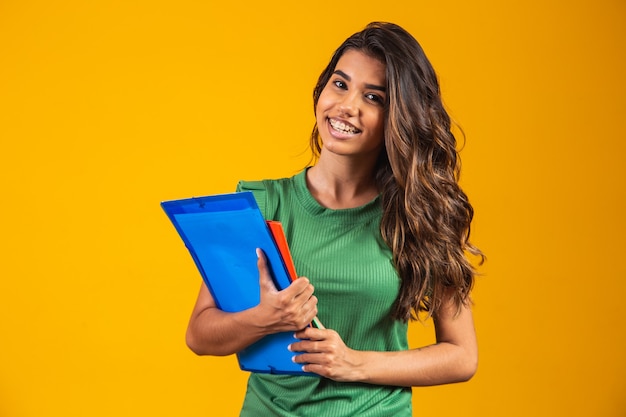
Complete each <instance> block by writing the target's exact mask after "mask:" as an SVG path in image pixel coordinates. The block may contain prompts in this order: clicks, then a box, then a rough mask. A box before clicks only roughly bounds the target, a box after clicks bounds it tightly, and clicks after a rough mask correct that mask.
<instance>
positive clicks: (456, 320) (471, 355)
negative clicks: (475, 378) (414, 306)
mask: <svg viewBox="0 0 626 417" xmlns="http://www.w3.org/2000/svg"><path fill="white" fill-rule="evenodd" d="M433 322H434V325H435V335H436V338H437V343H448V344H451V345H454V346H457V347H458V348H460V349H461V350H462V355H460V358H462V365H463V366H464V367H465V366H466V367H467V370H468V373H469V374H472V375H473V373H474V372H475V371H476V367H477V365H478V343H477V340H476V330H475V327H474V318H473V315H472V309H471V305H469V304H465V305H463V306H462V307H461V309H460V311H458V314H457V309H456V306H454V303H452V302H451V301H449V302H447V303H446V304H445V305H444V306H443V307H442V309H441V311H439V312H437V314H435V315H433Z"/></svg>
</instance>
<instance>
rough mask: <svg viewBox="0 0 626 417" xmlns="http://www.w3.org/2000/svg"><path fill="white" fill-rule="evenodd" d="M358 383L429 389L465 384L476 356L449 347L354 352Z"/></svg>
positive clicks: (442, 344) (470, 374)
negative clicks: (356, 359) (437, 386)
mask: <svg viewBox="0 0 626 417" xmlns="http://www.w3.org/2000/svg"><path fill="white" fill-rule="evenodd" d="M356 357H357V358H359V359H358V364H357V367H356V369H357V370H358V374H359V375H360V376H358V377H357V379H359V380H360V381H361V382H366V383H370V384H379V385H398V386H429V385H441V384H449V383H454V382H463V381H467V380H469V379H470V378H471V377H472V376H473V375H474V373H475V372H476V368H477V365H478V355H477V353H476V352H475V351H473V349H467V348H464V347H462V346H457V345H454V344H452V343H445V342H442V343H438V344H435V345H431V346H427V347H424V348H420V349H413V350H405V351H398V352H358V353H357V355H356Z"/></svg>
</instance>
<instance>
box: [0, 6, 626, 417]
mask: <svg viewBox="0 0 626 417" xmlns="http://www.w3.org/2000/svg"><path fill="white" fill-rule="evenodd" d="M372 20H386V21H393V22H396V23H399V24H401V25H402V26H404V27H405V28H407V29H408V30H409V31H410V32H412V33H413V34H414V35H415V36H416V37H417V38H418V40H419V41H420V42H421V43H422V45H423V47H424V49H425V50H426V52H427V54H428V55H429V57H430V59H431V61H432V62H433V64H434V66H435V68H436V69H437V71H438V73H439V76H440V79H441V83H442V91H443V95H444V100H445V102H446V104H447V107H448V108H449V110H450V113H451V115H452V116H453V117H454V118H455V120H457V121H458V122H459V123H460V124H461V126H462V127H463V129H464V131H465V133H466V136H467V142H466V144H465V147H464V149H463V151H462V153H461V155H462V159H463V169H464V170H463V173H462V184H463V186H464V187H465V189H466V191H467V193H468V194H469V195H470V198H471V201H472V202H473V204H474V206H475V209H476V217H475V223H474V227H473V238H474V239H473V240H474V242H475V243H476V244H477V245H479V246H480V247H481V248H482V249H483V250H484V251H485V252H486V253H487V255H488V258H489V260H488V262H487V264H486V265H485V266H484V267H482V268H481V272H482V273H483V276H481V277H480V278H479V279H478V282H477V285H476V289H475V293H474V294H475V296H474V298H475V316H476V326H477V331H478V335H479V343H480V366H479V371H478V374H477V375H476V376H475V377H474V379H472V380H471V381H470V382H468V383H465V384H458V385H452V386H444V387H431V388H417V389H414V391H413V392H414V408H415V414H416V415H443V416H447V415H463V416H529V415H532V416H585V417H587V416H615V417H618V416H624V415H625V414H626V399H625V398H626V397H624V394H625V393H626V377H625V375H626V360H625V359H624V354H625V353H626V335H625V330H626V329H625V326H624V319H625V318H626V304H625V303H624V302H623V300H624V296H625V295H626V266H625V265H626V263H625V262H624V257H625V255H624V249H626V247H625V244H624V236H625V234H626V221H625V220H624V214H625V213H626V185H625V183H626V181H625V180H626V178H625V177H626V171H625V169H626V168H625V165H626V158H625V152H626V134H625V132H626V117H624V113H625V111H626V99H625V97H626V81H625V77H624V75H625V74H626V55H625V54H626V47H625V40H626V3H624V2H623V1H621V0H612V1H611V0H597V1H552V2H545V1H539V0H530V1H527V2H501V1H474V2H465V1H452V0H443V1H438V2H432V1H429V2H425V1H397V2H379V1H361V2H358V3H354V2H352V3H346V2H328V1H318V2H311V3H306V2H304V3H303V2H301V3H292V2H286V1H285V2H275V1H265V2H252V1H250V2H247V3H246V2H244V3H241V2H217V1H191V0H182V1H178V2H166V1H160V0H157V1H146V0H136V1H102V0H99V1H79V0H66V1H54V2H53V1H47V2H46V1H35V0H21V1H16V0H13V1H11V0H0V143H1V146H2V147H1V151H0V176H1V180H0V181H1V182H0V184H1V189H0V198H1V205H0V233H1V243H0V245H1V248H0V249H1V251H0V256H1V258H0V259H1V264H0V416H2V417H35V416H37V417H39V416H65V417H70V416H141V415H146V416H155V417H156V416H170V415H177V416H199V415H206V416H234V415H237V413H238V409H239V406H240V402H241V400H242V398H243V394H244V391H245V381H246V378H247V374H246V373H244V372H241V371H239V369H238V367H237V364H236V361H235V359H234V358H233V357H226V358H210V357H202V358H201V357H196V356H194V355H193V354H192V353H191V352H190V351H189V350H188V349H187V348H186V346H185V344H184V332H185V327H186V323H187V319H188V317H189V314H190V311H191V308H192V305H193V302H194V300H195V296H196V293H197V290H198V288H199V285H200V277H199V275H198V273H197V271H196V270H195V267H194V265H193V263H192V261H191V258H190V257H189V255H188V253H187V252H186V250H185V248H184V247H183V245H182V244H181V242H180V240H179V238H178V237H177V235H176V234H175V232H174V230H173V227H172V226H171V225H170V224H169V222H168V221H167V218H166V217H165V215H164V214H163V213H162V212H161V209H160V207H159V202H160V201H162V200H166V199H172V198H183V197H189V196H193V195H202V194H212V193H219V192H229V191H232V190H233V189H234V187H235V184H236V182H237V181H238V180H239V179H261V178H275V177H282V176H289V175H292V174H293V173H295V172H297V171H299V170H300V169H301V168H303V167H304V166H305V165H306V164H307V162H308V161H309V153H308V150H307V140H308V135H309V132H310V129H311V127H312V123H313V114H312V103H311V90H312V87H313V85H314V83H315V81H316V79H317V75H318V74H319V72H320V71H321V69H322V68H323V67H324V65H325V64H326V62H327V60H328V59H329V57H330V54H331V53H332V51H333V50H334V49H335V48H336V47H337V46H338V45H339V43H340V42H341V41H343V39H344V38H346V37H347V36H349V35H350V34H351V33H353V32H355V31H357V30H359V29H361V28H362V27H363V26H364V25H365V24H366V23H367V22H369V21H372ZM410 332H411V334H410V337H411V342H412V345H413V346H418V345H420V344H423V343H430V341H432V340H433V336H432V325H431V324H430V323H426V324H425V325H422V324H414V325H412V326H411V330H410Z"/></svg>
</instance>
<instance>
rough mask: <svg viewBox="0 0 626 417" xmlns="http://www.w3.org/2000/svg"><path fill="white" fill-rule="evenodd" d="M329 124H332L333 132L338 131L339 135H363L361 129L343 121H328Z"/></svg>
mask: <svg viewBox="0 0 626 417" xmlns="http://www.w3.org/2000/svg"><path fill="white" fill-rule="evenodd" d="M328 122H329V123H330V126H331V127H332V128H333V130H336V131H337V132H339V133H342V134H347V135H355V134H357V133H361V131H360V130H359V129H357V128H356V127H354V126H352V125H351V124H350V123H346V122H342V121H341V120H337V119H328Z"/></svg>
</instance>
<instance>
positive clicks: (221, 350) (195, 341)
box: [185, 329, 235, 356]
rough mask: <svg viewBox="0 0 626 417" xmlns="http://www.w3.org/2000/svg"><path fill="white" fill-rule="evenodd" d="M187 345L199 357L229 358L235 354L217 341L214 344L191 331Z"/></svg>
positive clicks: (186, 338)
mask: <svg viewBox="0 0 626 417" xmlns="http://www.w3.org/2000/svg"><path fill="white" fill-rule="evenodd" d="M185 343H186V344H187V347H188V348H189V350H191V351H192V352H193V353H195V354H196V355H198V356H228V355H232V354H233V353H235V352H232V351H230V350H229V349H228V347H227V345H226V344H224V343H219V342H217V341H215V342H213V343H212V342H211V341H210V340H207V339H206V338H204V337H202V336H201V335H199V334H197V333H195V332H194V331H192V330H191V329H187V333H186V334H185Z"/></svg>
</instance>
